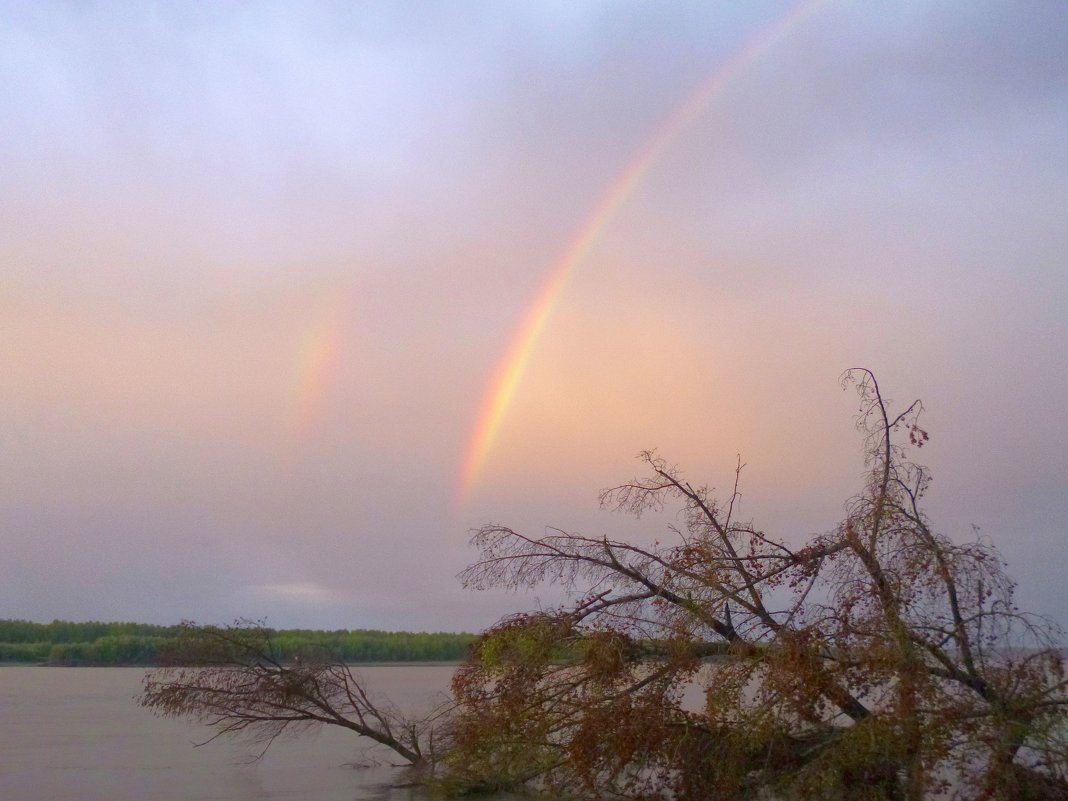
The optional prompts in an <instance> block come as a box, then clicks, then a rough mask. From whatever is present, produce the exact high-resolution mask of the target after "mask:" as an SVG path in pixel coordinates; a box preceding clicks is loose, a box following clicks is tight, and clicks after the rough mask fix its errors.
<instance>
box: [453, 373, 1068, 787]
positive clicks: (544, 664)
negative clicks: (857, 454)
mask: <svg viewBox="0 0 1068 801" xmlns="http://www.w3.org/2000/svg"><path fill="white" fill-rule="evenodd" d="M843 382H844V383H845V384H849V385H852V386H854V387H855V388H856V390H857V392H858V396H859V399H860V408H859V415H858V428H859V429H860V430H861V432H862V433H863V434H864V437H865V453H866V456H867V468H868V473H867V477H866V480H865V485H864V488H863V490H862V492H861V493H860V494H858V495H857V496H856V497H855V498H853V499H852V500H851V501H850V502H849V503H848V505H847V516H846V518H845V520H843V521H842V523H841V524H840V525H839V526H837V527H836V528H834V529H833V530H832V531H830V532H829V533H827V534H825V535H823V536H819V537H815V538H813V539H812V540H811V541H810V542H809V543H807V544H806V545H804V547H792V546H790V545H788V544H787V543H786V542H784V541H782V540H780V539H777V538H774V537H772V536H769V535H768V534H766V533H765V532H763V531H762V530H760V529H759V528H756V527H754V526H753V525H752V524H751V523H748V522H743V521H739V520H738V519H736V513H737V506H738V500H739V497H740V496H739V492H738V477H739V475H740V472H741V465H740V464H739V468H738V471H737V473H736V475H735V483H734V489H733V491H732V493H731V494H730V495H729V496H728V497H727V498H726V499H725V500H721V499H718V498H716V497H715V496H714V495H713V494H712V491H711V490H710V489H708V488H707V487H703V486H694V485H692V484H691V483H690V482H689V481H687V480H686V479H685V478H684V476H683V475H682V473H681V472H680V471H679V470H678V469H677V468H676V467H674V466H672V465H670V464H669V463H667V462H666V461H665V460H664V459H663V458H661V457H660V456H658V455H657V454H656V453H655V452H646V453H643V454H641V459H642V461H643V462H644V464H645V465H646V468H647V470H648V474H647V475H646V477H644V478H638V479H635V480H634V481H632V482H629V483H626V484H623V485H620V486H618V487H615V488H612V489H609V490H607V491H605V492H604V493H603V494H602V496H601V502H602V504H603V505H604V506H606V507H608V508H612V509H617V510H620V511H624V512H629V513H631V514H635V515H642V514H644V513H646V512H649V511H656V512H658V511H661V510H663V509H666V508H668V507H671V506H675V505H677V506H678V508H679V512H680V517H681V519H682V525H681V526H680V527H678V528H677V529H674V531H675V533H676V534H677V541H676V542H675V543H674V544H668V545H661V544H660V543H659V542H658V543H657V544H656V545H654V546H653V547H642V546H638V545H635V544H632V543H628V542H623V541H618V540H611V539H608V538H606V537H602V538H592V537H585V536H582V535H579V534H573V533H566V532H563V531H553V532H552V533H550V534H549V535H547V536H543V537H538V538H530V537H527V536H525V535H523V534H521V533H519V532H516V531H514V530H512V529H510V528H508V527H506V526H500V525H490V526H486V527H484V528H482V529H480V530H479V531H478V532H477V533H476V535H475V538H474V543H475V545H476V546H477V547H478V548H479V551H480V559H479V561H478V562H477V563H476V564H474V565H472V566H471V567H470V568H468V569H467V570H466V571H465V572H464V573H463V574H462V579H463V581H464V583H465V585H466V586H469V587H473V588H476V589H481V588H487V587H510V588H520V587H530V586H534V585H537V584H539V583H541V582H552V583H556V584H558V585H561V586H563V587H564V588H566V589H567V590H569V591H570V592H571V593H572V595H573V596H574V599H575V600H574V602H573V603H572V604H569V605H566V606H564V607H562V608H560V609H557V610H555V611H552V612H545V613H540V614H537V615H529V616H519V617H515V618H510V619H508V620H505V621H503V622H502V623H501V624H499V625H498V626H497V627H495V628H493V629H491V630H490V631H488V632H487V633H486V634H485V635H483V637H482V638H481V640H480V641H479V643H478V644H477V646H476V650H475V655H474V658H473V659H472V660H471V661H470V662H469V663H468V664H466V665H465V666H463V667H462V668H461V669H460V670H459V672H458V673H457V675H456V679H455V682H454V691H455V693H456V700H457V703H458V710H459V712H458V715H457V717H456V720H455V721H454V733H455V741H454V742H453V751H452V752H451V753H450V755H449V757H448V764H449V765H450V766H451V767H452V772H453V776H454V778H457V780H458V781H460V782H461V783H463V782H465V781H466V782H468V783H470V784H471V785H486V784H489V785H494V786H497V785H507V784H513V783H516V782H530V783H533V784H535V785H537V786H540V787H542V788H544V789H548V790H552V791H558V792H567V793H570V794H576V793H577V794H579V795H584V796H587V797H606V796H610V795H616V796H620V797H625V798H632V799H659V798H672V799H678V801H687V800H688V799H695V800H696V799H707V798H724V799H734V798H744V797H754V796H756V795H757V794H759V793H761V792H764V791H767V790H771V791H773V792H775V793H777V794H778V795H781V796H784V797H791V796H793V797H801V798H843V799H845V798H858V799H859V798H865V799H867V798H871V799H897V798H908V799H922V798H929V797H933V796H935V795H938V794H940V793H944V792H946V791H947V790H949V789H952V791H953V792H955V793H956V794H957V795H958V796H960V797H982V798H991V799H993V798H1014V797H1017V796H1020V794H1021V793H1032V794H1033V793H1044V794H1045V795H1044V796H1043V797H1059V796H1057V795H1056V794H1057V793H1063V792H1064V790H1065V788H1066V787H1068V785H1066V784H1065V779H1066V772H1068V760H1066V752H1065V747H1064V741H1063V737H1064V733H1065V709H1066V706H1068V697H1066V694H1065V681H1064V677H1063V674H1062V665H1061V658H1060V654H1059V653H1058V652H1057V651H1056V650H1055V649H1054V639H1053V634H1054V632H1053V631H1052V628H1051V627H1050V626H1049V625H1048V624H1046V623H1045V622H1043V621H1041V620H1037V619H1035V618H1033V617H1031V616H1028V615H1026V614H1023V613H1021V612H1020V611H1019V610H1018V609H1017V608H1016V606H1015V605H1014V603H1013V598H1012V595H1013V589H1014V587H1013V583H1012V582H1011V580H1010V579H1009V578H1008V577H1007V576H1006V574H1005V572H1004V565H1003V563H1002V561H1001V559H1000V557H999V556H998V554H997V552H996V551H995V550H994V548H993V547H992V546H991V544H990V543H989V542H987V541H985V540H976V541H973V542H969V543H964V544H958V543H955V542H953V541H951V540H950V539H948V538H947V537H945V536H943V535H940V534H938V533H936V532H935V531H934V530H932V528H931V527H930V524H929V521H928V520H927V518H926V516H925V514H924V513H923V511H922V509H921V505H920V504H921V500H922V498H923V496H924V494H925V492H926V491H927V489H928V486H929V483H930V477H929V475H928V473H927V472H926V470H925V469H924V468H923V467H921V466H919V465H916V464H914V463H912V462H910V461H908V460H907V458H906V453H905V448H906V447H907V446H906V444H904V443H902V442H900V441H899V440H900V439H901V438H902V437H904V438H906V439H907V441H908V444H910V445H911V446H913V447H921V446H923V444H924V443H926V442H927V441H928V435H927V432H926V431H924V430H923V429H922V428H920V426H919V424H918V418H919V415H920V413H921V412H922V406H921V405H920V404H919V402H915V403H913V404H911V405H910V406H908V407H907V408H906V409H905V410H904V411H902V412H900V413H898V414H896V415H894V414H891V412H890V409H889V405H888V403H887V402H886V400H885V399H884V398H883V396H882V394H881V392H880V389H879V386H878V384H877V382H876V380H875V377H874V376H873V375H872V374H871V373H870V372H868V371H866V370H854V371H850V372H848V373H847V374H846V375H845V377H844V379H843ZM725 651H726V652H727V653H728V655H727V656H726V657H724V656H723V653H724V652H725ZM695 682H696V683H699V684H700V685H702V686H703V687H704V692H705V704H704V705H703V707H702V708H697V709H695V708H694V706H695V705H693V704H688V705H687V704H684V703H683V702H682V699H683V694H684V692H685V691H686V689H687V688H688V687H693V686H694V684H695Z"/></svg>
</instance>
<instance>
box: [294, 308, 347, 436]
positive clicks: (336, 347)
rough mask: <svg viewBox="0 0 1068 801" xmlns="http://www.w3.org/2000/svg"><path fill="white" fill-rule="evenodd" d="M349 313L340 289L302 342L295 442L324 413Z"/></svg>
mask: <svg viewBox="0 0 1068 801" xmlns="http://www.w3.org/2000/svg"><path fill="white" fill-rule="evenodd" d="M347 316H348V315H347V296H346V294H345V293H343V292H339V293H337V294H336V295H334V296H332V297H331V298H330V299H329V302H327V303H326V304H325V306H324V308H323V310H322V311H321V312H320V313H319V315H318V316H317V317H316V318H315V321H314V323H313V324H312V325H311V327H310V328H309V329H308V331H307V333H306V335H305V338H304V340H303V342H302V343H301V346H300V348H299V353H298V356H297V368H296V371H295V376H294V381H293V386H292V389H291V392H290V410H289V418H290V422H289V428H290V432H291V435H292V437H293V440H294V442H300V441H302V440H304V439H306V438H307V437H308V436H309V434H310V433H311V431H312V430H313V429H314V428H315V426H316V424H317V422H318V420H319V419H320V417H321V416H322V407H323V402H324V398H325V397H326V393H327V389H328V387H329V386H330V385H331V383H333V380H334V377H335V374H336V372H337V370H338V368H339V366H340V363H341V351H342V344H343V341H344V335H345V323H346V319H347Z"/></svg>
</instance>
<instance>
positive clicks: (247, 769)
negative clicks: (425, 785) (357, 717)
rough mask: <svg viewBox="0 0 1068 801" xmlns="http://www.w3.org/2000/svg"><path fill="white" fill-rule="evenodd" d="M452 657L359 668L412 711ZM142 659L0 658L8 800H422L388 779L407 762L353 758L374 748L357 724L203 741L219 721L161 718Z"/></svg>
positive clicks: (443, 684)
mask: <svg viewBox="0 0 1068 801" xmlns="http://www.w3.org/2000/svg"><path fill="white" fill-rule="evenodd" d="M452 672H453V668H452V667H450V666H427V665H404V666H397V667H394V666H377V665H376V666H370V667H361V668H360V669H359V670H358V673H359V674H360V675H362V676H363V677H364V679H365V680H366V683H367V685H368V687H370V688H371V689H372V690H373V691H375V692H380V693H382V694H384V695H387V696H389V697H390V698H391V699H393V700H394V701H395V702H396V703H397V704H398V705H399V706H400V707H401V708H402V709H405V710H406V711H417V710H420V709H425V708H429V707H430V706H432V705H433V704H434V701H435V699H438V700H440V698H441V693H442V692H443V691H444V690H445V689H446V688H447V687H448V684H449V679H450V678H451V676H452ZM144 674H145V670H144V669H143V668H43V667H0V799H4V801H179V800H180V801H207V800H208V799H214V800H216V801H223V799H225V800H226V801H250V800H251V799H263V800H265V801H282V800H283V799H286V800H288V801H357V799H377V800H378V801H425V796H423V795H422V794H420V793H419V791H418V790H411V789H391V788H390V787H389V784H390V783H391V782H397V781H403V779H404V772H403V770H400V769H397V768H391V767H389V766H388V765H379V766H377V767H361V768H357V767H353V763H355V762H363V763H366V761H367V759H368V757H369V756H374V755H375V754H377V755H378V756H379V757H380V758H381V759H382V760H383V761H387V762H388V760H389V752H382V751H368V749H367V748H366V747H365V746H364V745H363V744H362V743H363V741H362V740H360V738H358V737H356V736H355V735H353V734H352V733H351V732H346V731H342V730H337V731H332V730H329V728H324V729H323V730H322V731H321V732H319V733H318V734H305V735H300V736H296V737H292V738H285V739H279V740H277V741H275V743H274V744H273V745H272V746H271V748H270V750H269V751H268V752H267V754H266V756H264V757H263V759H261V760H259V761H257V762H253V763H249V758H250V756H253V755H255V754H256V753H258V749H257V747H256V746H255V745H254V744H250V743H244V742H241V741H234V740H216V741H215V742H214V743H211V744H209V745H205V746H203V747H202V748H195V747H194V746H193V744H194V743H197V742H202V741H203V740H205V739H206V738H207V736H210V733H211V730H210V729H208V728H206V727H204V726H199V725H196V724H192V723H187V722H185V721H183V720H170V719H160V718H157V717H155V716H154V715H153V714H152V712H150V711H149V710H146V709H142V708H141V707H139V706H138V705H137V703H136V702H135V697H136V696H137V695H138V694H139V692H140V688H141V679H142V677H143V676H144Z"/></svg>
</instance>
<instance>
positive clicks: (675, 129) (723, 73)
mask: <svg viewBox="0 0 1068 801" xmlns="http://www.w3.org/2000/svg"><path fill="white" fill-rule="evenodd" d="M824 2H827V0H804V2H801V3H799V4H798V5H796V6H794V8H793V9H792V10H791V11H790V12H789V13H787V14H785V15H784V16H783V17H781V18H780V19H778V20H776V21H775V22H773V23H772V24H770V25H768V26H767V27H766V28H763V29H762V30H760V31H759V32H757V33H756V34H755V35H754V36H753V37H752V38H751V39H749V40H748V41H747V42H746V44H745V46H744V47H742V49H741V50H739V51H738V52H737V53H736V54H735V55H734V56H733V58H731V59H730V60H729V61H727V63H725V64H723V65H722V66H720V67H719V68H718V69H717V70H715V71H714V72H713V73H712V75H710V76H709V77H708V79H707V80H706V81H705V82H704V83H702V84H701V86H699V87H698V89H697V91H695V92H694V93H693V94H692V95H691V96H690V97H689V98H688V99H687V100H686V102H685V103H683V104H682V105H681V106H680V107H679V108H678V109H677V110H676V111H675V112H673V113H672V114H671V115H670V116H669V117H668V118H667V119H666V120H665V121H664V124H663V125H661V126H660V128H659V129H657V131H656V132H655V133H654V134H653V137H652V138H651V139H650V140H649V142H648V144H646V145H645V147H643V148H642V149H641V150H640V151H639V152H638V154H637V155H636V156H635V157H634V159H632V160H631V161H630V163H629V164H627V166H626V167H625V168H624V169H623V171H622V172H621V173H620V175H619V177H618V178H616V180H615V181H614V182H613V183H612V184H611V185H610V186H609V187H608V189H607V190H606V191H605V193H604V194H603V195H602V196H601V198H600V200H599V201H598V202H597V204H596V205H595V206H594V207H593V209H592V210H591V211H590V213H589V215H588V216H587V217H586V220H585V222H583V224H582V225H581V226H579V228H578V230H577V231H576V233H575V236H574V238H573V239H572V240H571V243H570V244H569V245H568V246H567V248H566V249H565V250H564V252H563V253H562V254H561V255H560V257H559V258H558V259H557V260H556V262H555V263H554V264H553V266H552V267H551V268H550V269H549V271H548V274H547V275H546V278H545V281H544V283H543V284H542V286H541V289H539V290H538V293H537V294H536V295H535V297H534V300H533V302H532V303H531V305H530V308H529V309H528V310H527V312H526V314H524V316H523V321H522V324H521V325H520V326H519V328H518V329H517V330H516V333H515V335H514V336H513V337H512V341H511V344H510V345H509V347H508V350H507V351H506V352H505V354H504V356H503V357H502V359H501V360H500V362H499V363H498V366H497V369H496V370H495V371H494V373H493V376H492V378H491V380H490V382H489V384H488V385H487V387H486V392H485V394H484V399H483V402H482V406H481V409H480V412H479V415H478V422H477V424H476V426H475V430H474V432H473V434H472V436H471V439H470V442H469V444H468V447H467V452H466V454H465V456H464V461H463V465H462V467H461V470H460V480H459V488H458V501H459V504H460V505H462V504H463V502H464V500H465V499H466V498H467V497H468V496H469V495H470V493H471V491H472V489H473V488H474V486H475V484H476V482H477V481H478V477H479V475H480V473H481V471H482V467H483V464H484V463H485V460H486V456H487V454H488V453H489V451H490V449H491V448H492V446H493V441H494V438H495V437H496V435H497V432H498V430H499V428H500V425H501V422H502V421H503V420H504V416H505V414H506V413H507V411H508V407H509V405H510V404H511V402H512V398H513V397H514V396H515V392H516V389H517V388H518V386H519V382H520V380H521V379H522V377H523V373H524V371H525V370H526V367H527V363H528V362H529V361H530V357H531V354H532V353H533V352H534V348H535V346H536V345H537V342H538V338H539V337H540V336H541V333H542V332H543V331H544V330H545V326H546V324H547V323H548V321H549V318H550V317H551V316H552V312H553V309H554V308H555V307H556V305H557V302H558V301H559V299H560V296H561V294H562V293H563V290H564V287H565V286H566V285H567V282H568V279H569V278H570V277H571V274H572V273H573V272H574V270H575V267H576V266H578V264H579V263H580V262H581V261H582V259H583V258H584V257H585V256H586V254H587V253H588V252H589V250H590V248H591V247H592V245H593V243H594V242H596V241H597V238H598V237H599V236H600V235H601V232H602V231H603V230H604V228H605V226H606V225H607V224H608V223H609V221H611V219H612V218H613V217H614V216H615V214H616V212H617V211H618V210H619V208H620V206H622V205H623V203H624V202H625V201H626V200H627V198H628V197H629V196H630V194H631V193H632V192H633V191H634V189H635V187H636V186H637V185H638V183H639V182H640V181H641V179H642V178H643V177H644V176H645V174H646V173H647V172H648V171H649V168H650V167H652V166H653V164H654V163H655V162H656V160H657V158H658V157H659V156H660V155H661V154H662V153H663V152H664V150H666V149H667V146H668V145H669V144H670V143H671V142H672V140H674V139H675V137H676V136H678V135H679V133H680V132H681V131H682V130H683V129H685V128H686V127H687V126H688V125H689V124H690V123H691V122H693V120H694V119H695V118H696V117H697V116H698V114H700V113H701V112H702V111H703V110H704V109H705V108H706V107H707V106H708V105H709V104H710V103H711V102H712V101H713V100H714V99H715V98H716V97H717V96H718V95H719V94H720V93H721V92H722V91H723V89H724V88H725V87H726V86H727V85H728V84H729V83H730V82H731V80H732V79H733V78H734V77H735V76H736V75H738V73H739V72H741V71H742V70H743V69H744V68H745V67H747V66H749V65H750V64H751V63H753V62H754V61H755V60H756V59H757V58H758V57H760V56H761V55H762V54H763V53H765V52H766V51H767V50H769V49H770V48H771V47H772V46H773V45H775V44H776V43H777V42H778V41H780V40H781V39H783V38H784V37H785V36H786V34H787V33H789V31H790V30H791V29H792V28H793V27H794V26H796V25H797V24H798V23H799V22H801V21H802V20H803V19H804V18H805V17H807V16H808V15H809V14H811V13H812V12H813V11H815V10H816V8H818V7H819V6H820V5H822V4H823V3H824Z"/></svg>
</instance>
